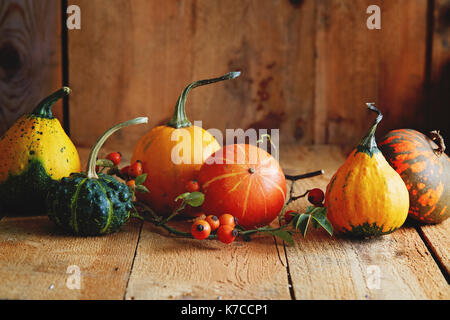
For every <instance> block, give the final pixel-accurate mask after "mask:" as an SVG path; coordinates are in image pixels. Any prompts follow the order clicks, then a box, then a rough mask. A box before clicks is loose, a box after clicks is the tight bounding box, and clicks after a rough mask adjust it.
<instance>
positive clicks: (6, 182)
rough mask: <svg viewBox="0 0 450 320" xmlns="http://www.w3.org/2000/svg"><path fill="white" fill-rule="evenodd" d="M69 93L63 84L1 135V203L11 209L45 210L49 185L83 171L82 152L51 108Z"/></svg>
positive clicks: (26, 210) (18, 210)
mask: <svg viewBox="0 0 450 320" xmlns="http://www.w3.org/2000/svg"><path fill="white" fill-rule="evenodd" d="M69 93H70V89H69V88H68V87H63V88H61V89H60V90H58V91H56V92H55V93H53V94H52V95H50V96H48V97H47V98H45V99H44V100H42V101H41V103H39V105H38V106H37V107H36V108H35V109H34V110H33V111H32V112H31V113H30V114H25V115H23V116H22V117H20V118H19V119H18V120H17V121H16V122H15V123H14V124H13V126H12V127H11V128H9V130H8V131H7V132H6V133H5V134H4V135H3V136H2V137H1V138H0V206H1V207H3V208H5V209H7V210H8V211H12V212H18V213H22V214H38V213H45V199H46V196H47V191H48V188H49V185H50V184H51V183H52V182H53V181H57V180H59V179H61V178H63V177H67V176H69V175H70V174H71V173H73V172H80V158H79V156H78V152H77V150H76V148H75V146H74V144H73V143H72V141H71V140H70V138H69V137H68V136H67V134H66V133H65V132H64V129H63V128H62V127H61V124H60V123H59V121H58V119H56V118H54V117H53V115H52V112H51V107H52V106H53V104H54V103H55V102H56V101H57V100H59V99H60V98H62V97H63V96H65V95H67V94H69Z"/></svg>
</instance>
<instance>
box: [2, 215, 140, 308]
mask: <svg viewBox="0 0 450 320" xmlns="http://www.w3.org/2000/svg"><path fill="white" fill-rule="evenodd" d="M140 226H141V223H140V222H137V221H132V222H130V223H128V224H127V225H125V226H124V228H123V229H122V230H121V231H119V232H117V233H115V234H112V235H108V236H104V237H87V238H83V237H73V236H68V235H64V234H62V233H61V232H60V231H59V229H57V228H56V226H54V224H53V223H52V222H51V221H50V220H49V219H48V218H47V217H20V218H3V220H2V221H1V222H0V278H1V279H2V285H1V286H0V299H26V300H29V299H123V296H124V293H125V288H126V285H127V281H128V276H129V273H130V269H131V264H132V260H133V256H134V251H135V248H136V243H137V240H138V235H139V230H140ZM72 265H75V266H78V267H79V268H80V272H81V273H80V275H81V278H80V279H81V282H80V284H81V287H80V289H69V288H68V287H67V286H66V283H67V281H68V280H69V279H70V278H69V277H70V276H71V274H69V273H67V272H68V267H69V266H72Z"/></svg>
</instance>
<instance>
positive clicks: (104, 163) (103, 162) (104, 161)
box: [95, 159, 114, 168]
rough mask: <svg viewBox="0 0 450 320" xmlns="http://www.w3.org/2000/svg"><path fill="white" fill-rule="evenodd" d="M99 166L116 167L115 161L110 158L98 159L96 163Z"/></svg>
mask: <svg viewBox="0 0 450 320" xmlns="http://www.w3.org/2000/svg"><path fill="white" fill-rule="evenodd" d="M95 164H96V165H97V166H99V167H105V168H112V167H114V163H113V162H112V161H111V160H108V159H98V160H97V162H96V163H95Z"/></svg>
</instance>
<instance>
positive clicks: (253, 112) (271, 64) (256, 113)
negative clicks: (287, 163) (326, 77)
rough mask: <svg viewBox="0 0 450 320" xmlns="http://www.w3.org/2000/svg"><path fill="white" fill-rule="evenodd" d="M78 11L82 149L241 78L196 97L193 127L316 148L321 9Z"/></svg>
mask: <svg viewBox="0 0 450 320" xmlns="http://www.w3.org/2000/svg"><path fill="white" fill-rule="evenodd" d="M72 3H73V4H77V5H79V6H80V8H81V11H82V22H81V24H82V25H81V30H76V31H71V32H70V33H69V61H70V64H69V67H70V70H69V75H70V85H71V87H72V88H73V94H72V95H71V97H70V108H71V111H72V112H71V113H70V127H71V134H72V136H73V139H74V140H75V141H76V143H77V144H78V145H83V146H88V145H89V144H91V143H92V142H93V141H94V140H95V137H96V136H98V135H99V134H100V133H101V130H102V129H101V128H104V127H108V126H109V125H111V124H113V123H117V122H120V121H123V120H126V119H128V118H130V117H133V116H141V115H147V116H149V117H150V119H149V120H150V122H149V123H150V126H149V127H152V126H154V125H156V124H159V123H166V122H167V120H168V119H169V117H170V116H171V115H172V113H173V106H174V105H175V102H176V99H177V98H178V95H179V94H180V92H181V90H182V89H183V88H184V86H185V85H187V84H188V83H189V82H190V81H194V80H199V79H203V78H208V77H212V76H218V75H221V74H224V73H225V72H228V71H232V70H235V69H239V70H242V72H243V75H242V76H241V77H240V78H238V79H236V80H233V81H228V82H226V83H223V84H216V85H211V86H209V87H208V88H199V89H196V90H194V91H193V92H192V93H191V94H190V96H189V99H188V107H187V108H188V115H189V116H190V119H191V120H192V121H194V120H203V126H204V127H205V128H211V127H213V128H218V129H221V130H225V128H243V129H246V128H248V127H253V128H280V127H281V128H282V131H281V135H282V137H281V139H282V140H283V141H299V142H306V143H309V142H312V121H311V120H312V117H313V114H312V112H313V109H312V108H313V99H314V90H313V87H314V26H315V22H314V11H315V5H316V4H315V3H316V1H304V2H303V4H301V5H298V6H296V5H292V4H291V2H289V1H262V2H261V1H256V0H252V1H245V2H242V1H239V0H232V1H227V2H222V1H207V0H200V1H188V2H186V1H165V2H157V1H144V0H136V1H131V2H130V1H121V0H116V1H104V0H103V1H102V0H98V1H87V0H80V1H69V4H72ZM99 12H101V15H100V14H99ZM86 70H88V72H86ZM93 106H95V108H94V107H93ZM100 113H101V117H99V114H100ZM146 130H148V127H147V128H146V127H142V126H141V127H135V128H130V129H129V130H126V131H121V132H120V133H119V134H118V135H116V136H114V137H112V138H111V140H110V141H109V142H108V143H109V144H127V145H130V146H134V144H135V143H136V141H137V140H138V139H139V137H140V136H141V135H142V134H143V133H144V132H146Z"/></svg>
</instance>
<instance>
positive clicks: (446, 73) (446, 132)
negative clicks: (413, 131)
mask: <svg viewBox="0 0 450 320" xmlns="http://www.w3.org/2000/svg"><path fill="white" fill-rule="evenodd" d="M433 3H434V7H433V8H432V9H433V12H431V15H430V20H432V21H430V34H429V37H430V41H429V45H430V51H429V59H430V61H429V64H430V65H429V66H428V68H429V71H428V72H429V83H428V92H427V97H426V99H425V101H424V103H423V106H422V107H423V108H425V109H426V110H427V113H426V120H427V127H426V131H425V132H427V131H431V130H436V129H440V130H441V133H442V135H443V137H444V139H446V140H447V141H448V140H449V139H450V128H449V125H448V119H449V118H450V110H449V108H448V106H449V105H450V90H449V88H450V22H449V21H450V19H449V15H450V0H435V1H434V2H433Z"/></svg>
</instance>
